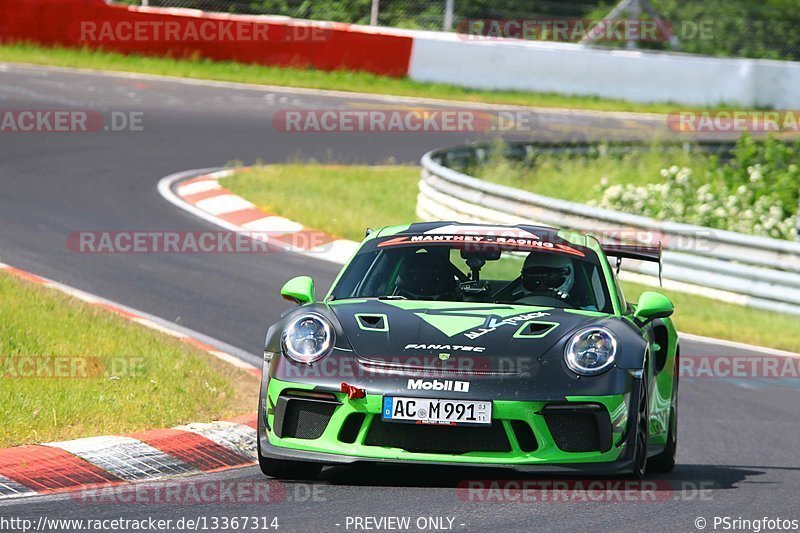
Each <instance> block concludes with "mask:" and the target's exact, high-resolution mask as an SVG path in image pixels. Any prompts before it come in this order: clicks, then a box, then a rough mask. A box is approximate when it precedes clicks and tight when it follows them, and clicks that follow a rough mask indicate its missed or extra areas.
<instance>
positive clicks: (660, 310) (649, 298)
mask: <svg viewBox="0 0 800 533" xmlns="http://www.w3.org/2000/svg"><path fill="white" fill-rule="evenodd" d="M674 311H675V306H674V305H672V300H670V299H669V298H667V297H666V296H664V295H663V294H661V293H660V292H655V291H645V292H643V293H642V295H641V296H639V303H637V304H636V312H634V313H633V318H635V319H637V320H639V321H640V322H650V321H651V320H655V319H656V318H667V317H668V316H670V315H672V313H673V312H674Z"/></svg>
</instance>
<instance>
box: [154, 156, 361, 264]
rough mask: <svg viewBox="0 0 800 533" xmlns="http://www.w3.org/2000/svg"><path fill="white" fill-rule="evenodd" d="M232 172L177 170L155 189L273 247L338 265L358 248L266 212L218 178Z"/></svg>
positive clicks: (183, 206)
mask: <svg viewBox="0 0 800 533" xmlns="http://www.w3.org/2000/svg"><path fill="white" fill-rule="evenodd" d="M239 170H243V171H246V169H239ZM198 173H200V174H201V175H199V176H198V175H197V174H198ZM233 173H234V170H219V171H215V172H208V173H203V172H199V171H187V172H179V173H177V174H172V175H171V176H167V177H165V178H163V179H162V180H161V181H160V182H159V184H158V191H159V193H161V196H162V197H164V198H165V199H166V200H167V201H169V202H170V203H172V204H173V205H175V206H177V207H179V208H181V209H183V210H184V211H188V212H190V213H192V214H194V215H196V216H198V217H200V218H202V219H204V220H206V221H208V222H211V223H213V224H215V225H217V226H220V227H222V228H225V229H227V230H230V231H235V232H244V233H247V234H248V235H249V236H250V237H252V238H254V239H259V240H263V241H265V242H266V243H267V244H268V245H269V246H270V247H271V248H272V249H274V250H279V251H286V252H295V253H300V254H303V255H308V256H311V257H314V258H316V259H321V260H323V261H328V262H331V263H335V264H339V265H341V264H344V263H346V262H347V261H348V260H349V259H350V257H351V256H352V255H353V254H354V253H355V251H356V250H357V249H358V243H357V242H355V241H350V240H346V239H335V238H334V237H332V236H330V235H328V234H327V233H325V232H323V231H319V230H316V229H313V228H308V227H305V226H303V225H302V224H300V223H299V222H295V221H293V220H289V219H288V218H285V217H282V216H279V215H276V214H273V213H267V212H265V211H263V210H261V209H259V208H258V207H256V206H255V205H254V204H253V203H251V202H249V201H248V200H245V199H244V198H242V197H241V196H237V195H235V194H233V193H232V192H230V191H229V190H227V189H225V188H224V187H223V186H222V185H221V184H220V182H219V180H220V179H222V178H226V177H228V176H230V175H231V174H233Z"/></svg>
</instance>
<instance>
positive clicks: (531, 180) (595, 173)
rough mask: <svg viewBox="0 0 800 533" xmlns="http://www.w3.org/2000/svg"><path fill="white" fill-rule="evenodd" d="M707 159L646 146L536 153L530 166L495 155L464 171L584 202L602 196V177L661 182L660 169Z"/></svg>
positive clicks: (609, 180)
mask: <svg viewBox="0 0 800 533" xmlns="http://www.w3.org/2000/svg"><path fill="white" fill-rule="evenodd" d="M654 148H657V147H654ZM709 157H710V156H709V155H706V154H701V153H697V152H694V153H691V152H686V151H684V150H682V149H679V148H676V149H663V148H662V149H653V150H649V149H646V148H645V149H642V150H631V151H630V152H627V153H622V154H613V155H612V154H608V155H595V156H592V157H584V156H581V155H575V156H564V155H551V154H540V155H538V156H537V157H536V160H535V162H533V164H530V163H522V162H515V161H512V160H509V159H506V158H503V157H493V158H491V159H490V160H489V161H488V162H487V164H485V165H476V166H474V167H471V168H469V169H467V174H469V175H470V176H475V177H477V178H480V179H483V180H486V181H491V182H493V183H498V184H500V185H508V186H509V187H515V188H517V189H522V190H525V191H531V192H534V193H536V194H541V195H543V196H549V197H552V198H561V199H563V200H570V201H573V202H581V203H586V202H588V201H589V200H596V199H598V198H599V197H600V194H601V192H600V190H599V184H600V181H601V180H606V182H607V183H608V185H628V184H630V185H637V186H640V185H648V184H653V183H661V182H663V181H664V178H663V176H661V174H660V172H661V169H664V168H669V167H671V166H673V165H677V166H678V167H689V168H702V167H706V166H708V164H709Z"/></svg>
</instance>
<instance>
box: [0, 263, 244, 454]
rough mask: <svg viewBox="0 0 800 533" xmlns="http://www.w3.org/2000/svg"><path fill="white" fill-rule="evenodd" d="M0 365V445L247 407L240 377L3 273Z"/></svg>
mask: <svg viewBox="0 0 800 533" xmlns="http://www.w3.org/2000/svg"><path fill="white" fill-rule="evenodd" d="M55 361H59V362H60V364H61V365H64V366H56V365H55V364H53V362H55ZM0 365H2V366H0V412H2V413H3V416H2V424H0V447H4V446H13V445H19V444H28V443H38V442H47V441H54V440H62V439H71V438H77V437H85V436H94V435H98V434H123V433H128V432H133V431H140V430H144V429H152V428H162V427H170V426H173V425H176V424H181V423H187V422H195V421H211V420H216V419H220V418H225V417H230V416H235V415H239V414H246V413H249V412H253V411H254V410H255V407H256V401H257V400H256V398H257V391H258V383H257V379H256V378H254V377H252V376H250V375H249V374H247V373H246V372H243V371H242V370H240V369H237V368H234V367H233V366H231V365H229V364H227V363H223V362H222V361H219V360H217V359H215V358H213V357H212V356H210V355H208V354H206V353H205V352H202V351H200V350H199V349H196V348H193V347H191V346H190V345H188V344H186V343H183V342H181V341H179V340H177V339H174V338H172V337H169V336H167V335H165V334H162V333H158V332H155V331H152V330H149V329H147V328H145V327H143V326H140V325H138V324H135V323H132V322H129V321H127V320H125V319H123V318H122V317H119V316H117V315H115V314H113V313H112V312H110V311H106V310H103V309H100V308H97V307H93V306H90V305H88V304H85V303H83V302H80V301H78V300H75V299H74V298H71V297H69V296H66V295H64V294H62V293H59V292H56V291H54V290H51V289H46V288H43V287H40V286H37V285H33V284H31V283H28V282H25V281H20V280H18V279H16V278H14V277H12V276H10V275H8V274H4V273H0Z"/></svg>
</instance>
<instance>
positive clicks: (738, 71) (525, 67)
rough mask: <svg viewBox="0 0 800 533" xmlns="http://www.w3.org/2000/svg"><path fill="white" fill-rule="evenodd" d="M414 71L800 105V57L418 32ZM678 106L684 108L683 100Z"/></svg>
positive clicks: (674, 97) (610, 94) (609, 94)
mask: <svg viewBox="0 0 800 533" xmlns="http://www.w3.org/2000/svg"><path fill="white" fill-rule="evenodd" d="M413 37H414V44H413V47H412V51H411V62H410V64H409V70H408V75H409V77H410V78H411V79H413V80H417V81H428V82H438V83H447V84H451V85H458V86H462V87H471V88H479V89H495V90H520V91H536V92H552V93H558V94H572V95H583V96H600V97H603V98H614V99H623V100H629V101H632V102H675V103H676V104H682V105H700V106H705V105H716V104H721V103H729V104H735V105H739V106H767V107H773V108H776V109H797V107H798V106H800V63H798V62H791V61H771V60H765V59H739V58H720V57H708V56H700V55H690V54H680V53H666V52H644V51H637V50H611V49H598V48H590V47H587V46H583V45H580V44H572V43H556V42H542V41H523V40H514V39H495V40H484V41H480V40H475V39H477V38H476V37H470V36H466V35H462V34H455V33H438V32H413ZM676 107H677V106H676Z"/></svg>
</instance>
